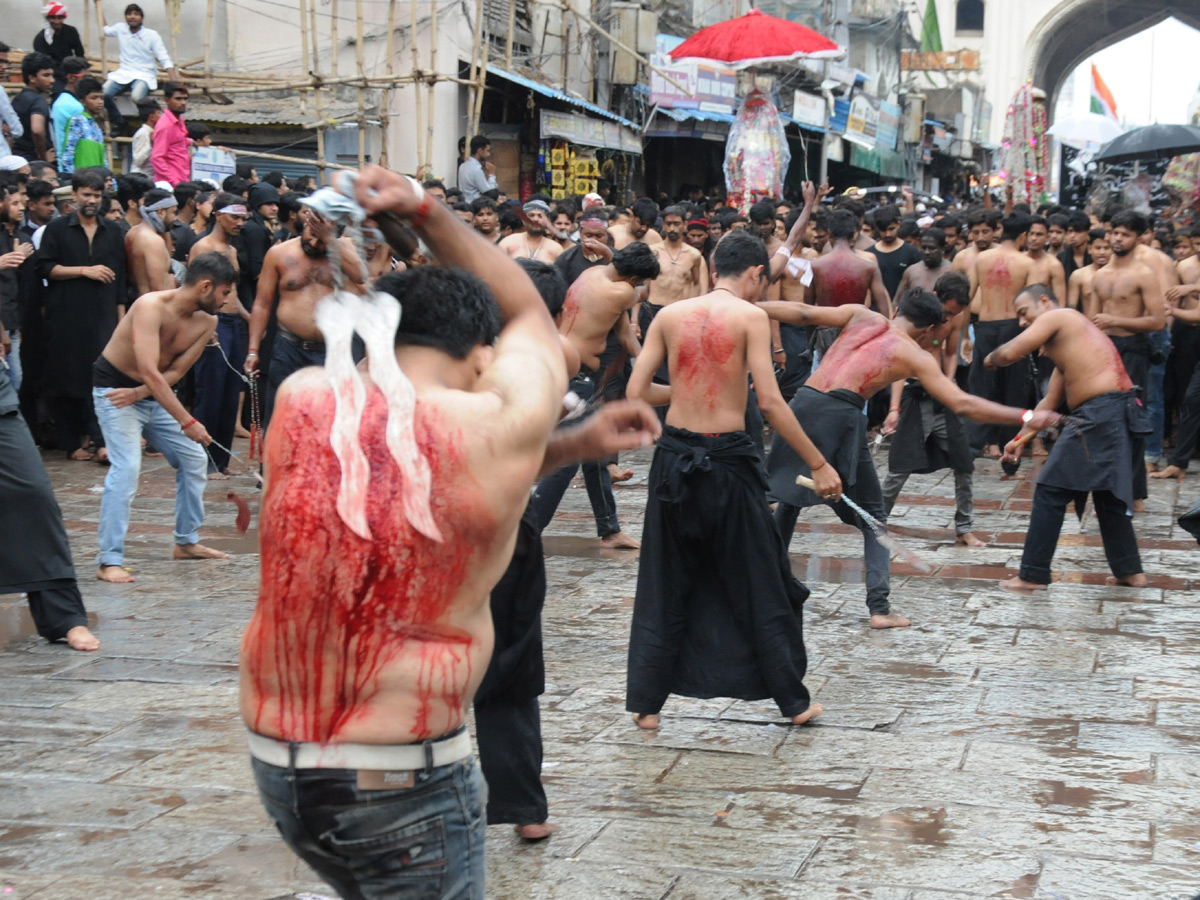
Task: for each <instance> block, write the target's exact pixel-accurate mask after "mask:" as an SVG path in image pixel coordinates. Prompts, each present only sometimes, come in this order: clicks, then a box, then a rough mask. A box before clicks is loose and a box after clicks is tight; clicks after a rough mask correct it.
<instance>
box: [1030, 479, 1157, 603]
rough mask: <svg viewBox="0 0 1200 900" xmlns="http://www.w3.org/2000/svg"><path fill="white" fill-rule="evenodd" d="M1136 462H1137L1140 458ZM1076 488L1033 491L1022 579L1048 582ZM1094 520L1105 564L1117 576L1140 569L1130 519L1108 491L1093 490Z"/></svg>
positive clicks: (1125, 510) (1140, 564)
mask: <svg viewBox="0 0 1200 900" xmlns="http://www.w3.org/2000/svg"><path fill="white" fill-rule="evenodd" d="M1137 462H1139V463H1140V460H1138V461H1137ZM1075 493H1076V492H1075V491H1071V490H1067V489H1066V488H1060V487H1054V486H1052V485H1048V484H1039V485H1038V486H1037V488H1036V490H1035V491H1034V493H1033V512H1032V513H1031V514H1030V516H1029V530H1028V531H1027V532H1026V533H1025V551H1024V552H1023V553H1022V554H1021V573H1020V574H1021V578H1023V579H1024V580H1025V581H1030V582H1033V583H1034V584H1049V583H1050V562H1051V560H1053V559H1054V551H1055V550H1056V549H1057V548H1058V535H1059V533H1060V532H1061V531H1062V524H1063V517H1064V516H1065V515H1066V513H1067V504H1069V503H1070V502H1071V501H1072V500H1074V499H1075ZM1092 503H1093V505H1094V506H1095V508H1096V521H1097V522H1099V524H1100V539H1101V540H1102V541H1104V555H1105V557H1107V559H1108V567H1109V568H1110V569H1111V570H1112V573H1113V574H1114V575H1116V576H1117V577H1118V578H1126V577H1128V576H1130V575H1137V574H1139V573H1140V572H1141V571H1142V558H1141V555H1140V554H1139V553H1138V546H1137V536H1136V535H1135V534H1134V533H1133V518H1132V517H1131V516H1130V515H1129V511H1128V510H1127V509H1126V507H1125V504H1124V502H1123V501H1121V500H1119V499H1117V498H1116V497H1114V496H1113V494H1112V493H1111V492H1110V491H1092Z"/></svg>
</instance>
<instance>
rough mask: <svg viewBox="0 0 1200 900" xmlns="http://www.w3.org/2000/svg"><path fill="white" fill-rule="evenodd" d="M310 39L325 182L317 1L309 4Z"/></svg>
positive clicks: (323, 123)
mask: <svg viewBox="0 0 1200 900" xmlns="http://www.w3.org/2000/svg"><path fill="white" fill-rule="evenodd" d="M308 25H309V32H310V34H309V37H310V38H311V39H312V69H311V70H310V72H309V74H310V75H311V76H312V79H313V81H312V88H313V104H314V105H315V106H316V109H317V159H318V160H319V162H320V163H321V166H320V172H321V178H320V179H319V180H320V181H322V182H324V181H325V165H324V163H325V111H324V109H323V104H322V102H321V53H320V49H319V46H318V44H317V38H318V32H317V0H309V2H308Z"/></svg>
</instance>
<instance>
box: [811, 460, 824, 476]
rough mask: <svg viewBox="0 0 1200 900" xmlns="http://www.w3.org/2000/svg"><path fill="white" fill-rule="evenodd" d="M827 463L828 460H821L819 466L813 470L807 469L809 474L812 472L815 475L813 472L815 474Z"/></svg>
mask: <svg viewBox="0 0 1200 900" xmlns="http://www.w3.org/2000/svg"><path fill="white" fill-rule="evenodd" d="M828 462H829V460H827V459H823V460H821V464H820V465H819V466H817V467H816V468H813V469H809V471H810V472H814V473H815V472H816V471H817V470H818V469H823V468H825V465H826V463H828Z"/></svg>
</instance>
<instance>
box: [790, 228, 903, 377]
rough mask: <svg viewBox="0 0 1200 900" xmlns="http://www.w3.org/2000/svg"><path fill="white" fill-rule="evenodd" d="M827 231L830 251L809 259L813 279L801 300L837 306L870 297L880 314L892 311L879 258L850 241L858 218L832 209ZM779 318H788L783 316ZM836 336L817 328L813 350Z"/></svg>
mask: <svg viewBox="0 0 1200 900" xmlns="http://www.w3.org/2000/svg"><path fill="white" fill-rule="evenodd" d="M824 224H825V227H826V229H827V230H828V232H829V241H830V248H829V252H828V253H826V254H825V255H823V256H820V257H818V258H817V259H814V260H813V261H812V283H811V284H810V285H809V286H808V287H806V288H805V289H804V300H805V302H806V303H811V304H812V305H814V306H827V307H838V306H846V305H848V304H859V305H861V304H865V303H866V302H867V299H868V298H869V299H870V300H871V302H872V304H873V305H874V307H875V308H876V309H877V310H879V311H880V312H881V313H883V315H885V316H888V317H890V316H891V314H892V305H891V299H890V298H889V297H888V292H887V288H886V287H884V285H883V275H882V273H881V272H880V271H879V261H878V260H876V259H875V257H874V255H873V254H871V253H868V252H867V251H865V250H864V251H861V252H859V251H856V250H855V249H854V247H853V245H852V242H853V240H854V235H855V232H856V231H857V229H858V222H857V220H856V219H855V218H854V214H853V213H851V212H850V211H849V210H846V209H835V210H834V211H833V212H831V213H829V214H828V215H827V216H825V217H824ZM781 321H787V320H786V319H784V320H781ZM835 340H837V329H833V328H828V329H818V330H817V334H816V344H815V350H816V353H817V354H819V355H822V354H824V353H825V351H826V350H828V349H829V347H830V345H832V344H833V342H834V341H835Z"/></svg>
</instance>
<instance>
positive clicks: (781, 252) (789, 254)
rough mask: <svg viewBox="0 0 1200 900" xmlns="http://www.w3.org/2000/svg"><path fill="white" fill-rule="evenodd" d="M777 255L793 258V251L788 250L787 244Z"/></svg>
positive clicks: (777, 251)
mask: <svg viewBox="0 0 1200 900" xmlns="http://www.w3.org/2000/svg"><path fill="white" fill-rule="evenodd" d="M775 255H776V256H791V255H792V251H791V250H789V249H788V248H787V244H784V245H783V246H782V247H780V248H779V249H778V250H776V251H775Z"/></svg>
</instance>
